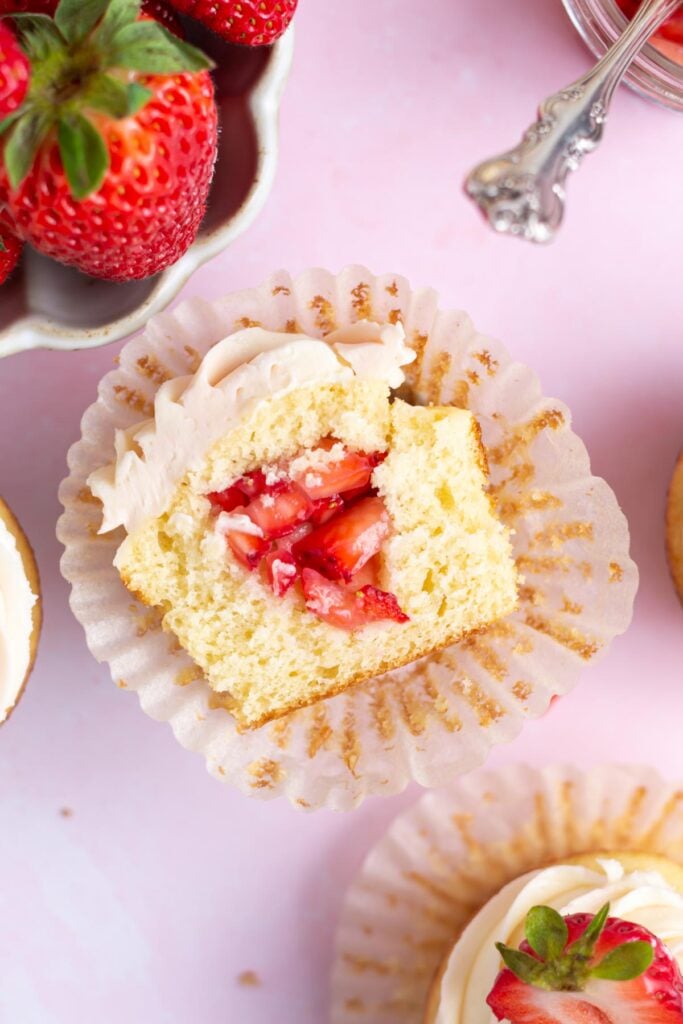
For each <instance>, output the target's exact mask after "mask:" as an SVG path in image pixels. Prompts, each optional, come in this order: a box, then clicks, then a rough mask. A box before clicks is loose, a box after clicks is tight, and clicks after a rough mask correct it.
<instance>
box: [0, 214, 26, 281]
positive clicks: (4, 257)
mask: <svg viewBox="0 0 683 1024" xmlns="http://www.w3.org/2000/svg"><path fill="white" fill-rule="evenodd" d="M22 249H23V245H22V243H21V242H20V241H19V239H18V238H15V236H14V235H12V234H10V232H9V231H6V230H5V229H4V228H3V227H2V225H0V284H4V283H5V281H6V280H7V278H8V277H9V276H10V274H11V273H12V271H13V270H14V268H15V267H16V265H17V263H18V262H19V259H20V257H21V250H22Z"/></svg>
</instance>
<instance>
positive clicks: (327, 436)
mask: <svg viewBox="0 0 683 1024" xmlns="http://www.w3.org/2000/svg"><path fill="white" fill-rule="evenodd" d="M413 358H414V355H413V353H412V352H411V350H410V349H409V348H407V347H406V345H405V341H404V332H403V329H402V327H401V325H400V324H397V325H393V324H386V325H378V324H371V323H364V322H361V323H358V324H355V325H354V326H353V327H350V328H346V329H343V330H339V331H336V332H333V333H331V334H329V335H328V336H327V337H326V339H325V340H324V341H321V340H314V339H312V338H308V337H306V336H297V335H291V334H279V333H276V332H269V331H266V330H263V329H261V328H248V329H245V330H243V331H240V332H238V333H237V334H234V335H232V336H230V337H229V338H226V339H224V340H223V341H222V342H220V343H219V344H217V345H215V346H214V348H213V349H211V350H210V351H209V353H208V354H207V356H206V357H205V359H204V360H203V362H202V364H201V366H200V367H199V369H198V370H197V372H196V373H195V374H194V376H192V377H190V378H176V379H173V380H171V381H169V382H168V383H167V384H165V385H162V387H161V388H160V389H159V391H158V393H157V396H156V400H155V409H154V419H153V420H150V421H148V422H146V423H144V424H142V425H141V426H136V427H134V428H132V429H131V430H130V431H128V432H119V434H118V436H117V442H116V448H117V459H116V462H115V463H114V464H113V465H111V466H109V467H106V468H105V469H104V470H99V471H97V472H96V473H94V474H93V475H92V477H91V478H90V481H89V483H90V486H91V489H92V492H93V494H94V495H95V496H96V497H98V498H100V499H101V501H102V502H103V505H104V521H103V526H102V529H103V530H105V531H106V530H110V529H113V528H115V527H118V526H123V527H124V528H125V529H126V532H127V537H126V538H125V540H124V541H123V543H122V544H121V545H120V547H119V549H118V552H117V555H116V560H115V564H116V567H117V568H118V570H119V572H120V574H121V577H122V579H123V581H124V583H125V584H126V586H127V587H128V588H129V589H130V590H131V591H132V592H133V593H134V594H136V595H137V596H138V597H139V598H140V600H142V601H143V602H144V603H146V604H149V605H154V606H158V607H160V608H161V609H162V611H163V614H164V625H165V627H166V628H168V629H169V630H171V631H172V632H173V633H174V634H175V635H176V636H177V637H178V639H179V641H180V643H181V644H182V646H183V647H184V648H185V649H186V650H187V651H188V652H189V654H190V655H191V657H192V658H193V659H194V661H195V662H196V663H197V664H198V665H199V666H200V667H201V669H202V670H203V672H204V673H205V675H206V678H207V679H208V682H209V684H210V685H211V687H212V688H213V690H214V691H215V692H216V694H217V695H218V699H219V700H221V701H222V702H223V703H224V705H225V706H226V707H227V708H228V709H229V710H230V711H231V712H232V713H233V714H234V715H235V717H236V718H237V720H238V721H239V723H240V725H241V726H243V727H247V728H254V727H257V726H260V725H262V724H264V723H265V722H267V721H269V720H271V719H273V718H276V717H278V716H280V715H283V714H286V713H287V712H289V711H291V710H293V709H295V708H299V707H302V706H304V705H306V704H310V703H312V702H314V701H317V700H320V699H322V698H324V697H328V696H330V695H332V694H334V693H337V692H339V691H341V690H343V689H345V688H346V687H348V686H350V685H351V684H353V683H355V682H358V681H360V680H364V679H368V678H370V677H372V676H375V675H377V674H380V673H383V672H385V671H388V670H389V669H392V668H396V667H398V666H401V665H404V664H406V663H408V662H410V661H413V660H415V659H416V658H419V657H421V656H423V655H426V654H429V653H430V652H432V651H434V650H437V649H439V648H441V647H444V646H446V645H447V644H450V643H453V642H454V641H456V640H459V639H461V638H463V637H464V636H466V635H468V634H469V633H471V632H473V631H475V630H478V629H481V628H483V627H484V626H486V625H488V624H490V623H492V622H494V621H496V620H498V619H499V618H501V617H502V616H504V615H506V614H508V613H509V612H510V611H512V610H513V609H514V607H515V605H516V600H517V577H516V570H515V567H514V563H513V560H512V556H511V548H510V542H509V536H508V534H507V532H506V530H505V529H504V527H503V526H502V525H501V523H500V522H499V521H498V520H497V518H496V517H495V515H494V513H493V510H492V506H491V502H490V500H489V497H488V494H487V484H488V480H487V467H486V459H485V455H484V451H483V448H482V445H481V441H480V437H479V429H478V426H477V423H476V420H475V419H474V417H473V416H472V415H471V413H469V412H466V411H464V410H461V409H457V408H454V407H450V406H449V407H428V408H425V407H416V406H411V405H409V404H407V403H406V402H404V401H402V400H401V399H400V398H399V397H397V395H396V393H395V392H396V389H398V388H399V387H400V386H401V384H402V383H403V380H404V376H403V372H402V370H401V367H402V366H404V365H406V364H408V363H409V362H411V361H412V359H413Z"/></svg>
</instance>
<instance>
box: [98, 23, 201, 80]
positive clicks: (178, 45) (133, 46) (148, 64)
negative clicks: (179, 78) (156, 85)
mask: <svg viewBox="0 0 683 1024" xmlns="http://www.w3.org/2000/svg"><path fill="white" fill-rule="evenodd" d="M109 56H110V59H111V61H112V63H113V64H114V65H115V66H116V67H120V68H128V69H130V70H131V71H141V72H142V73H144V74H148V75H172V74H176V73H177V72H179V71H207V70H210V69H211V68H212V67H214V64H213V61H211V60H210V59H209V58H208V57H207V56H206V55H205V54H203V53H202V51H201V50H198V49H197V47H196V46H191V45H190V44H189V43H186V42H184V41H183V40H182V39H178V38H177V37H176V36H174V35H173V33H172V32H169V31H168V29H166V28H164V27H163V25H159V24H157V23H156V22H154V21H137V22H136V23H135V24H134V25H126V26H125V28H122V29H120V30H119V31H118V32H117V33H116V35H115V36H114V38H113V40H112V44H111V49H110V53H109Z"/></svg>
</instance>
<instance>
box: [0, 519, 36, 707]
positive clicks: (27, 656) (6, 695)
mask: <svg viewBox="0 0 683 1024" xmlns="http://www.w3.org/2000/svg"><path fill="white" fill-rule="evenodd" d="M36 601H37V597H36V595H35V594H34V593H33V591H32V590H31V585H30V583H29V581H28V579H27V577H26V571H25V569H24V562H23V560H22V557H21V553H20V552H19V549H18V548H17V544H16V541H15V539H14V536H13V535H12V533H11V532H10V531H9V530H8V529H7V527H6V525H5V523H4V522H3V521H2V520H1V519H0V722H4V720H5V719H6V718H7V716H8V714H9V713H10V711H11V710H12V708H13V707H14V705H15V704H16V702H17V698H18V697H19V694H20V692H21V688H22V686H23V685H24V679H25V678H26V673H27V672H28V669H29V665H30V664H31V636H32V634H33V606H34V604H35V603H36Z"/></svg>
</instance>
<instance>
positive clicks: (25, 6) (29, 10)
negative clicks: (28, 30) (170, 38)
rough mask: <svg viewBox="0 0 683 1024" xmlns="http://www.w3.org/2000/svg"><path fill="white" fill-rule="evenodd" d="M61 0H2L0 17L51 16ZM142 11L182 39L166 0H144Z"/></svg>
mask: <svg viewBox="0 0 683 1024" xmlns="http://www.w3.org/2000/svg"><path fill="white" fill-rule="evenodd" d="M58 2H59V0H0V17H2V15H3V14H48V15H49V16H50V17H51V18H52V17H53V16H54V13H55V11H56V10H57V5H58ZM142 13H143V14H144V15H146V16H147V17H148V18H153V19H154V21H158V22H160V24H162V25H165V26H166V28H167V29H168V30H169V31H170V32H173V34H174V35H176V36H178V37H179V38H181V39H182V36H183V29H182V26H181V24H180V21H179V19H178V15H177V14H176V12H175V11H174V10H173V8H172V7H169V5H168V4H167V3H164V0H142Z"/></svg>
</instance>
